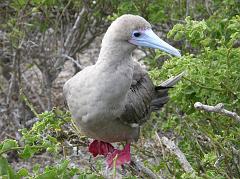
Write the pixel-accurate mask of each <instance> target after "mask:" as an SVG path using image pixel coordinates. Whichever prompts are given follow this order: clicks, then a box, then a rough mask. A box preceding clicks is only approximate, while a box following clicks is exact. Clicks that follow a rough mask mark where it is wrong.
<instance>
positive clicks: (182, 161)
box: [156, 132, 194, 173]
mask: <svg viewBox="0 0 240 179" xmlns="http://www.w3.org/2000/svg"><path fill="white" fill-rule="evenodd" d="M156 136H157V139H158V140H159V142H160V143H162V144H163V145H165V146H166V147H167V149H168V150H169V151H170V152H171V153H172V154H174V155H176V156H177V158H178V160H179V162H180V164H181V166H182V168H183V169H184V170H185V172H187V173H192V172H194V170H193V168H192V166H191V165H190V163H189V162H188V161H187V159H186V157H185V155H184V154H183V152H182V151H181V150H180V149H179V148H178V146H177V145H175V143H174V142H173V141H172V140H169V139H168V138H167V137H165V136H163V137H160V136H159V135H158V133H157V132H156Z"/></svg>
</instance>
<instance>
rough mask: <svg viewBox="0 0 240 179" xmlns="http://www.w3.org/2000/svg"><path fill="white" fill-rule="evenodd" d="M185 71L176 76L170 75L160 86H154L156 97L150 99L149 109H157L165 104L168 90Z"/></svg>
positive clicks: (167, 98)
mask: <svg viewBox="0 0 240 179" xmlns="http://www.w3.org/2000/svg"><path fill="white" fill-rule="evenodd" d="M184 74H185V72H182V73H180V74H178V75H177V76H174V77H171V78H169V79H167V80H166V81H164V82H162V83H161V84H160V86H156V87H155V91H156V97H155V98H154V99H153V100H152V101H151V110H152V111H156V110H159V109H160V108H162V107H163V106H164V104H166V103H167V102H168V100H169V97H168V90H169V89H170V88H173V86H174V85H175V84H176V83H177V82H178V81H180V80H181V78H182V76H183V75H184Z"/></svg>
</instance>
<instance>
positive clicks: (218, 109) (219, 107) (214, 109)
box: [194, 102, 240, 122]
mask: <svg viewBox="0 0 240 179" xmlns="http://www.w3.org/2000/svg"><path fill="white" fill-rule="evenodd" d="M194 107H195V108H196V109H198V110H204V111H207V112H214V113H220V114H223V115H225V116H228V117H231V118H233V119H235V120H236V121H237V122H240V116H239V115H238V114H237V113H235V112H231V111H228V110H226V109H224V104H223V103H219V104H217V105H216V106H209V105H205V104H202V103H200V102H196V103H195V104H194Z"/></svg>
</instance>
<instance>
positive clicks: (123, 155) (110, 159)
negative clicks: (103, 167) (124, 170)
mask: <svg viewBox="0 0 240 179" xmlns="http://www.w3.org/2000/svg"><path fill="white" fill-rule="evenodd" d="M130 161H131V154H130V143H127V144H126V146H125V147H124V149H123V150H118V149H115V150H114V151H113V152H112V153H111V154H108V156H107V167H108V168H112V167H113V166H114V165H115V166H116V167H118V166H122V165H123V164H125V163H130Z"/></svg>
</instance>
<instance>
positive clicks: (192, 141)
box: [0, 0, 240, 178]
mask: <svg viewBox="0 0 240 179" xmlns="http://www.w3.org/2000/svg"><path fill="white" fill-rule="evenodd" d="M0 6H1V10H0V17H1V18H0V24H1V25H0V39H1V40H0V45H1V49H0V68H1V70H0V79H1V83H0V92H1V96H0V113H1V117H0V119H1V121H0V127H1V129H2V130H1V131H2V132H1V133H0V139H1V141H2V142H1V144H0V155H1V157H0V175H1V176H3V177H5V178H7V177H9V178H17V177H19V178H20V177H23V176H25V177H27V178H46V177H50V178H53V177H55V178H71V177H72V176H74V175H77V176H78V177H79V178H91V177H92V178H95V177H99V178H103V177H106V176H105V175H104V172H103V171H104V162H103V161H102V160H101V159H99V160H98V162H97V163H96V164H91V165H83V164H82V163H80V164H79V163H76V160H73V159H72V158H71V155H72V154H73V153H74V150H73V148H74V146H75V145H69V143H72V136H74V134H72V133H69V132H67V131H68V130H69V127H70V128H74V126H71V123H70V117H69V114H68V113H67V112H65V111H66V109H65V107H64V104H63V99H62V91H61V89H62V85H63V84H64V82H65V81H66V80H67V78H69V77H70V76H71V75H73V74H74V73H76V72H77V71H79V70H81V68H83V67H84V66H86V65H89V64H93V63H95V60H96V57H97V55H96V54H97V53H98V50H96V51H94V52H93V51H87V49H89V48H90V49H91V48H92V47H93V46H94V45H95V46H98V44H99V41H100V40H98V39H101V38H102V35H101V34H102V33H104V32H105V31H106V29H107V27H108V26H109V24H110V23H111V21H112V20H114V19H115V18H116V17H118V16H120V15H121V14H125V13H131V14H138V15H141V16H143V17H144V18H146V19H147V20H148V21H150V22H151V24H152V25H153V29H154V30H155V31H158V32H159V36H161V38H162V39H164V40H166V41H168V42H169V43H171V44H172V45H173V46H175V47H176V48H178V49H180V50H181V52H182V54H183V56H182V57H181V58H179V59H177V58H171V59H170V58H169V56H168V55H166V54H164V53H162V52H160V51H154V50H150V49H141V50H142V51H143V52H144V54H145V55H144V58H141V59H140V60H141V61H142V62H143V63H145V65H146V66H147V67H148V69H149V74H150V76H151V78H152V79H153V80H154V82H155V83H156V84H160V82H161V81H163V80H164V79H166V78H167V77H170V76H173V75H176V74H178V73H180V72H182V71H185V72H186V74H185V76H184V78H183V80H182V81H181V82H180V83H179V84H178V85H177V86H176V87H175V88H174V89H172V90H171V92H170V96H171V100H170V102H169V103H168V104H167V105H166V106H165V107H164V109H163V110H162V111H160V112H158V113H154V114H152V117H151V120H150V121H149V122H148V123H147V124H146V125H145V126H144V127H143V129H142V136H141V139H140V141H139V142H138V143H137V144H136V146H135V147H134V149H133V153H134V155H135V156H136V157H137V158H138V159H139V160H141V161H142V162H143V163H144V165H145V166H146V167H147V168H149V169H151V170H152V171H153V172H154V173H156V174H158V175H159V176H163V177H164V178H239V177H240V157H239V156H240V125H239V122H238V121H237V120H234V119H232V118H229V117H226V116H223V115H219V114H213V113H207V112H200V111H197V110H196V109H195V108H194V103H195V102H202V103H204V104H208V105H216V104H218V103H224V105H225V108H226V109H228V110H230V111H234V112H237V113H238V114H240V101H239V100H240V66H239V60H240V48H239V47H240V13H239V12H240V2H239V1H238V0H223V1H219V0H200V1H192V0H168V1H167V0H154V1H151V0H143V1H135V0H132V1H117V0H113V1H105V0H99V1H84V0H83V1H80V0H78V1H71V0H70V1H58V0H18V1H5V0H2V1H1V3H0ZM77 17H81V18H80V20H79V24H78V25H79V26H78V28H77V31H74V33H72V31H71V29H72V27H74V23H75V22H76V19H77ZM71 33H72V36H71V35H69V34H71ZM166 35H167V36H166ZM86 53H88V54H89V53H90V54H92V56H91V55H90V57H92V58H91V59H88V58H87V59H86V58H84V55H85V54H86ZM76 62H77V63H76ZM79 64H80V65H79ZM66 67H67V68H71V69H72V71H71V73H70V76H69V74H68V75H63V74H66V73H64V71H66ZM54 107H58V108H60V109H61V110H60V109H56V108H54ZM44 111H46V112H44ZM42 112H44V113H42ZM41 113H42V114H41ZM36 121H38V122H36ZM35 122H36V123H35ZM33 123H34V124H33ZM156 132H159V133H158V134H161V135H163V136H166V137H168V138H169V139H171V140H173V141H174V142H175V143H176V144H177V145H178V147H179V148H180V149H181V151H182V152H183V153H184V154H185V156H186V158H187V160H188V161H189V162H190V164H191V166H192V167H193V169H194V173H187V172H186V171H184V169H183V168H182V166H181V164H180V163H179V161H178V159H177V158H176V157H175V156H174V155H173V154H172V153H171V152H169V151H165V148H164V147H163V146H161V145H159V143H158V142H157V140H156V135H155V134H156ZM73 138H74V139H77V140H78V145H80V146H83V148H82V150H85V151H86V145H87V143H88V139H86V138H84V137H82V136H80V137H79V136H78V137H76V136H75V137H73ZM45 153H47V154H46V155H48V156H50V158H51V159H50V160H51V161H52V162H51V164H53V165H51V164H46V163H44V162H41V161H40V160H36V161H34V163H35V164H36V165H34V167H33V166H32V164H31V162H30V159H29V158H34V157H35V158H36V156H43V154H44V155H45ZM85 155H87V154H86V153H84V154H83V156H85ZM22 161H26V163H27V165H26V167H25V168H23V167H22V168H16V167H14V165H13V164H14V163H21V162H22ZM96 161H97V159H93V160H92V163H95V162H96ZM90 163H91V162H90ZM127 171H128V172H127V173H126V174H125V175H121V174H119V175H118V176H120V177H126V178H134V177H144V176H143V174H139V173H134V172H131V170H130V169H129V170H128V169H127ZM110 175H111V174H110ZM112 175H113V176H115V175H116V174H114V173H113V174H112ZM145 177H146V176H145Z"/></svg>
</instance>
